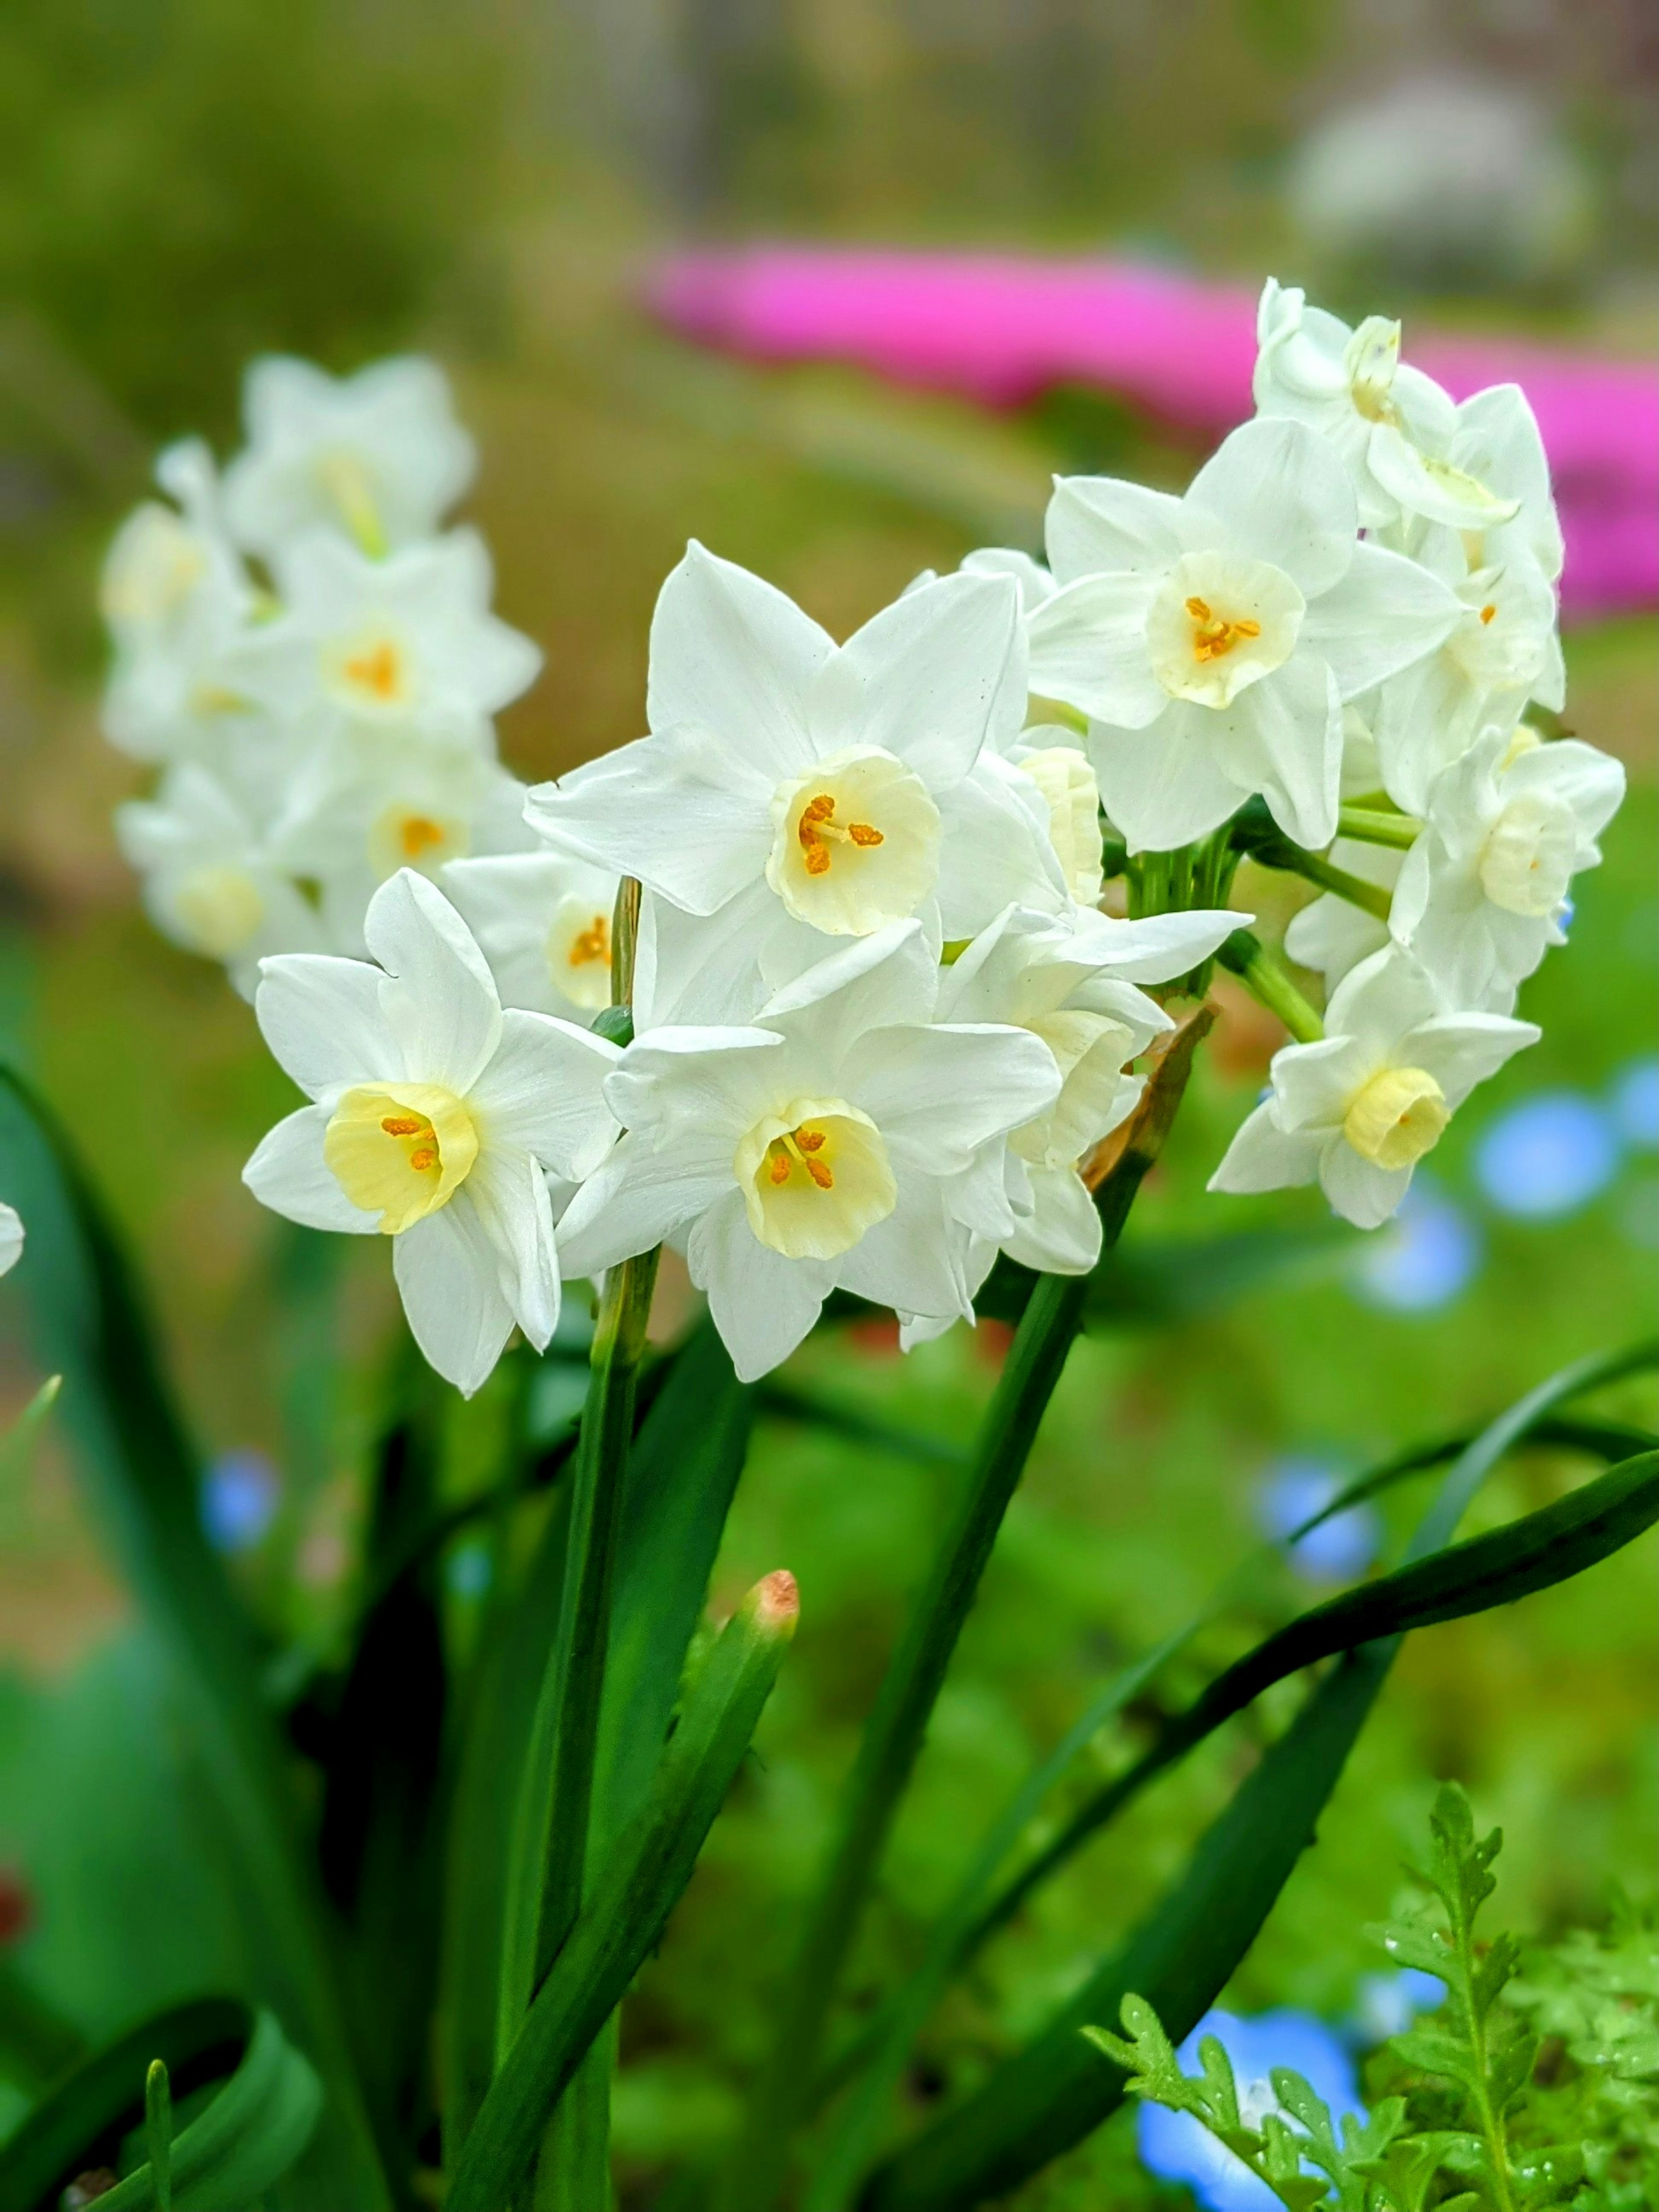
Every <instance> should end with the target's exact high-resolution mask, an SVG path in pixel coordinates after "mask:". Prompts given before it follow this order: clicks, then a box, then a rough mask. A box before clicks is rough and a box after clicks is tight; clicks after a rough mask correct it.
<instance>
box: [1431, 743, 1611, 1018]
mask: <svg viewBox="0 0 1659 2212" xmlns="http://www.w3.org/2000/svg"><path fill="white" fill-rule="evenodd" d="M1624 795H1625V771H1624V769H1622V768H1621V767H1620V763H1618V762H1617V761H1616V760H1612V759H1609V757H1607V754H1606V753H1602V752H1598V751H1597V750H1595V746H1594V745H1586V744H1578V743H1577V742H1576V741H1574V740H1572V739H1564V740H1562V741H1560V742H1559V743H1557V744H1543V743H1542V742H1541V739H1540V738H1539V737H1538V734H1537V732H1535V731H1534V730H1529V729H1528V727H1527V726H1526V725H1525V724H1524V723H1523V724H1522V725H1521V726H1520V727H1519V728H1517V729H1516V730H1514V731H1507V730H1488V731H1487V732H1486V733H1485V735H1484V736H1482V737H1480V738H1478V739H1477V740H1476V742H1475V743H1474V745H1473V746H1472V747H1471V748H1470V750H1468V752H1467V753H1465V754H1464V756H1463V757H1462V759H1461V760H1459V761H1455V762H1454V763H1452V765H1451V766H1450V767H1449V768H1448V769H1443V771H1442V772H1441V774H1440V775H1438V776H1437V778H1436V779H1435V781H1434V783H1433V784H1432V785H1431V787H1430V791H1429V803H1428V806H1427V809H1426V811H1425V821H1424V830H1423V835H1422V836H1420V837H1419V839H1418V841H1417V842H1416V843H1415V844H1414V845H1413V847H1412V848H1411V850H1410V852H1409V853H1407V854H1406V855H1405V866H1404V867H1403V868H1402V869H1401V875H1400V882H1399V887H1398V889H1397V890H1395V898H1394V911H1393V915H1392V927H1393V929H1394V933H1395V936H1396V937H1398V938H1400V939H1402V940H1403V941H1405V942H1407V943H1408V944H1409V945H1411V946H1412V948H1413V951H1415V952H1416V954H1417V956H1418V957H1419V959H1420V960H1421V961H1422V963H1423V964H1424V965H1425V968H1427V969H1428V970H1429V972H1430V974H1431V975H1432V976H1433V977H1434V979H1435V981H1436V982H1437V984H1438V985H1439V986H1440V988H1441V989H1442V991H1443V992H1444V993H1445V994H1446V995H1447V996H1448V998H1449V1000H1450V1001H1451V1003H1452V1004H1453V1005H1455V1006H1491V1007H1493V1008H1496V1009H1498V1010H1499V1011H1502V1012H1508V1010H1509V1008H1510V1006H1511V1005H1512V1004H1513V1002H1514V998H1515V991H1516V985H1517V984H1519V983H1520V982H1522V981H1523V980H1524V979H1525V978H1526V977H1527V976H1528V975H1531V974H1532V972H1533V970H1534V969H1535V968H1536V967H1537V965H1538V963H1539V962H1540V961H1541V960H1542V958H1543V957H1544V954H1545V952H1546V951H1547V949H1548V947H1549V946H1550V945H1561V944H1564V943H1565V931H1564V930H1563V928H1562V927H1561V917H1562V913H1563V909H1564V908H1565V905H1566V901H1567V894H1568V890H1569V887H1570V885H1571V881H1572V878H1573V877H1574V876H1575V875H1577V873H1578V872H1579V870H1580V869H1582V868H1593V867H1595V866H1596V864H1597V863H1598V862H1599V860H1601V853H1600V851H1599V849H1598V848H1597V846H1596V842H1595V840H1596V837H1597V835H1598V834H1599V833H1600V832H1601V830H1602V829H1605V828H1606V827H1607V823H1609V822H1610V821H1611V820H1612V819H1613V816H1614V814H1615V813H1617V811H1618V810H1619V806H1620V801H1621V800H1622V799H1623V798H1624Z"/></svg>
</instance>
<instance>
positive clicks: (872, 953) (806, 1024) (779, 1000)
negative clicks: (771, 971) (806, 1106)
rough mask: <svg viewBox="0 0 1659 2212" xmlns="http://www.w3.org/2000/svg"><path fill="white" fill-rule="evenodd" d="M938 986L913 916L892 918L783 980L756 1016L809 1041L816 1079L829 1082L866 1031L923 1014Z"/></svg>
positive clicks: (801, 1042) (930, 951)
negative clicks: (817, 1069)
mask: <svg viewBox="0 0 1659 2212" xmlns="http://www.w3.org/2000/svg"><path fill="white" fill-rule="evenodd" d="M938 989H939V969H938V965H937V962H936V958H935V949H934V948H933V946H931V945H929V944H928V942H927V938H926V937H925V935H924V934H923V933H922V931H921V928H920V927H919V926H918V925H917V924H916V923H915V922H914V921H900V922H895V923H893V924H892V925H891V927H889V928H886V929H880V930H877V931H876V932H875V933H873V934H872V936H869V937H866V938H860V939H858V940H857V941H856V942H855V943H854V944H852V945H848V947H847V949H846V950H845V951H842V952H833V953H831V954H830V955H829V958H828V959H825V960H820V961H819V962H818V963H817V965H816V966H815V967H813V968H811V969H808V970H807V972H806V973H805V975H801V976H799V977H798V978H797V979H796V980H795V981H793V983H787V984H786V985H785V986H784V987H783V988H782V989H781V991H778V992H775V994H773V996H772V997H771V999H769V1000H768V1002H767V1004H766V1005H765V1006H763V1008H762V1009H761V1012H760V1013H759V1015H758V1016H757V1022H758V1023H759V1024H761V1025H762V1026H763V1027H764V1028H767V1029H776V1030H781V1031H782V1032H783V1033H784V1034H785V1035H786V1036H788V1037H789V1038H790V1039H791V1041H792V1042H793V1044H794V1045H795V1046H796V1047H797V1048H799V1047H802V1046H805V1047H810V1049H811V1056H812V1058H813V1059H814V1060H816V1061H817V1062H818V1064H819V1065H820V1066H822V1068H823V1080H824V1081H825V1082H826V1083H830V1084H833V1083H835V1082H836V1081H838V1080H839V1073H838V1071H839V1070H840V1068H841V1066H842V1062H843V1061H844V1060H846V1059H847V1057H848V1054H849V1053H850V1052H851V1051H852V1050H853V1049H854V1047H855V1046H856V1045H857V1044H858V1042H859V1040H860V1039H861V1038H862V1037H863V1036H865V1034H866V1031H868V1030H879V1029H883V1028H884V1027H886V1026H887V1025H888V1024H891V1023H896V1022H925V1021H927V1019H928V1018H929V1016H930V1015H931V1014H932V1012H933V1002H934V999H935V997H936V995H937V993H938Z"/></svg>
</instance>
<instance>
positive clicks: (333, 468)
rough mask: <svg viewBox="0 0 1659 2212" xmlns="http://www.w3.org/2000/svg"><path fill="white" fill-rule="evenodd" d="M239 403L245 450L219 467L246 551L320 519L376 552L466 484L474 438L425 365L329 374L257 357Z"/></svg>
mask: <svg viewBox="0 0 1659 2212" xmlns="http://www.w3.org/2000/svg"><path fill="white" fill-rule="evenodd" d="M242 408H243V416H244V422H245V426H246V432H247V447H246V451H245V452H244V453H240V454H239V455H238V456H237V458H236V459H235V460H234V461H233V462H232V463H231V465H230V467H229V468H228V470H227V471H226V474H225V507H226V513H227V515H228V520H229V523H230V526H231V529H232V531H233V532H234V535H235V537H236V538H237V539H238V541H239V543H240V544H243V545H246V546H247V547H248V548H249V549H250V550H252V551H253V552H256V553H263V554H265V555H267V556H269V555H270V554H274V553H275V552H276V551H277V550H278V549H279V548H280V547H281V546H283V544H286V543H287V542H288V541H289V539H290V538H295V537H296V536H298V535H299V533H300V532H302V531H305V530H309V529H312V528H313V527H315V526H317V525H318V524H323V525H325V526H328V527H330V528H331V529H334V530H344V531H347V532H349V533H350V535H351V536H352V537H353V538H356V540H357V542H358V544H361V545H362V547H363V549H364V550H365V551H368V552H374V553H383V552H385V551H386V550H387V549H388V548H390V547H392V546H397V545H405V544H410V543H411V542H412V541H414V540H415V539H416V538H425V537H428V536H429V535H430V533H431V532H433V531H435V529H436V528H437V527H438V525H439V523H440V522H441V520H442V519H443V517H444V515H445V514H446V513H447V512H448V510H449V509H450V507H453V505H454V503H455V501H457V500H458V499H459V497H460V495H461V494H462V493H463V492H464V491H465V489H466V488H467V486H468V485H469V484H470V483H471V481H472V474H473V470H474V467H475V465H476V455H475V453H474V449H473V444H472V441H471V437H470V436H469V435H467V433H466V432H465V430H464V429H463V428H461V426H460V424H459V422H457V421H456V419H455V414H454V409H453V404H452V403H451V400H450V396H449V386H448V383H447V380H446V379H445V376H444V374H443V371H442V370H441V368H439V367H438V366H437V364H436V362H430V361H422V360H420V359H416V358H410V359H406V360H400V361H381V362H374V364H373V366H372V367H370V368H365V369H360V370H359V371H358V373H357V374H356V376H348V377H339V378H336V377H332V376H329V375H327V374H325V372H324V371H323V370H322V369H320V368H313V365H312V364H311V362H307V361H295V360H290V359H289V358H287V357H285V356H281V355H267V356H264V358H263V359H261V360H258V361H256V362H253V363H252V366H251V367H250V368H249V369H248V372H247V377H246V382H245V383H244V386H243V388H242Z"/></svg>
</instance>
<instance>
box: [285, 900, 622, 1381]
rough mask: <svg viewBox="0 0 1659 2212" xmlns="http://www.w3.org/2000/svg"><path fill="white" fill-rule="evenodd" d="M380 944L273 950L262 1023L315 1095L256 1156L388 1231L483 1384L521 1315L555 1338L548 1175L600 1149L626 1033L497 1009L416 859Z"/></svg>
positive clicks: (321, 1214) (371, 922)
mask: <svg viewBox="0 0 1659 2212" xmlns="http://www.w3.org/2000/svg"><path fill="white" fill-rule="evenodd" d="M367 935H368V944H369V949H370V951H371V952H372V954H373V956H374V960H375V961H376V962H377V963H379V964H378V965H377V966H371V965H369V964H368V963H367V962H362V961H355V960H340V959H334V958H331V957H328V956H326V955H316V954H313V955H307V954H289V955H286V956H284V957H281V958H278V959H273V960H269V961H267V962H266V963H265V967H264V975H263V978H262V980H261V982H260V985H259V991H258V999H257V1000H256V1006H257V1010H258V1017H259V1026H260V1028H261V1029H262V1030H264V1036H265V1042H266V1043H267V1044H269V1046H270V1049H271V1051H272V1052H273V1053H274V1054H276V1058H277V1060H279V1061H280V1062H281V1063H282V1065H283V1067H284V1068H285V1069H286V1071H287V1072H288V1073H289V1075H291V1076H292V1077H293V1079H294V1080H295V1082H296V1083H297V1084H298V1085H299V1086H300V1088H301V1090H302V1091H304V1092H305V1093H306V1094H307V1097H308V1098H309V1099H310V1101H311V1103H310V1104H309V1105H307V1106H302V1107H301V1109H299V1111H298V1112H297V1113H294V1114H290V1115H289V1116H288V1118H287V1120H286V1121H279V1122H278V1123H277V1125H276V1127H275V1128H274V1129H273V1130H272V1131H271V1132H270V1135H269V1136H267V1137H266V1138H265V1139H264V1142H263V1143H262V1144H261V1145H260V1146H259V1147H258V1151H257V1152H255V1153H254V1155H253V1157H252V1159H251V1160H250V1161H249V1162H248V1164H247V1166H246V1168H245V1169H244V1170H243V1176H242V1179H243V1181H244V1182H246V1184H247V1186H248V1188H249V1189H250V1190H252V1192H253V1194H254V1195H255V1196H256V1197H257V1198H258V1199H260V1200H263V1202H264V1204H265V1205H266V1206H270V1207H271V1208H273V1209H274V1211H275V1212H278V1213H281V1214H283V1215H285V1216H286V1217H287V1218H288V1219H289V1220H290V1221H298V1222H301V1223H302V1224H303V1225H305V1226H306V1227H307V1228H312V1229H339V1230H346V1231H350V1232H352V1233H353V1234H356V1235H358V1236H372V1235H374V1233H376V1232H377V1231H378V1232H379V1233H380V1234H381V1235H384V1236H387V1237H391V1238H392V1240H393V1242H392V1270H393V1273H394V1274H395V1275H396V1278H397V1283H398V1293H399V1295H400V1296H401V1297H402V1299H403V1304H404V1313H405V1314H406V1315H407V1316H408V1317H409V1325H410V1329H411V1330H412V1331H413V1332H414V1336H415V1340H416V1343H417V1344H418V1345H419V1346H420V1347H421V1350H422V1352H424V1353H425V1355H426V1357H427V1358H428V1360H429V1361H430V1362H431V1364H432V1365H433V1366H434V1367H435V1368H436V1369H437V1370H438V1372H439V1374H441V1376H444V1377H445V1378H446V1379H447V1381H449V1382H451V1383H454V1384H455V1386H456V1388H457V1389H459V1390H461V1391H462V1392H464V1393H465V1395H468V1396H471V1394H472V1392H473V1391H475V1390H476V1389H478V1387H479V1385H480V1384H481V1383H483V1381H484V1380H485V1378H486V1377H487V1376H488V1375H489V1371H490V1370H491V1369H492V1368H493V1367H494V1366H495V1362H496V1360H497V1359H498V1358H500V1357H501V1350H502V1347H503V1346H504V1345H505V1344H506V1342H507V1337H508V1336H509V1334H511V1333H512V1329H513V1323H514V1322H517V1323H518V1325H519V1327H520V1328H522V1329H523V1331H524V1333H525V1334H526V1337H527V1338H528V1339H529V1340H530V1341H531V1342H532V1344H533V1345H535V1346H537V1348H538V1350H539V1349H540V1348H541V1347H542V1346H544V1345H545V1344H546V1342H547V1340H548V1338H549V1337H550V1335H551V1334H552V1332H553V1329H554V1327H555V1325H556V1322H557V1320H558V1315H559V1262H558V1255H557V1252H556V1247H555V1243H554V1234H553V1212H552V1206H551V1201H550V1196H549V1192H548V1186H547V1176H548V1175H549V1174H550V1173H551V1174H554V1175H556V1176H560V1177H562V1178H564V1179H567V1180H569V1181H575V1180H577V1179H579V1178H580V1176H584V1175H586V1174H588V1173H589V1172H591V1170H592V1169H593V1168H595V1167H596V1166H597V1165H598V1164H599V1161H600V1160H601V1159H602V1158H604V1156H605V1152H606V1151H607V1149H608V1148H609V1146H611V1142H612V1139H614V1137H615V1134H616V1125H615V1123H614V1122H613V1121H612V1120H611V1116H610V1115H609V1114H608V1113H607V1111H606V1110H605V1104H604V1102H603V1098H602V1097H601V1086H602V1085H603V1083H604V1080H605V1076H606V1075H607V1074H608V1073H609V1072H610V1071H611V1069H612V1068H613V1067H614V1066H615V1065H616V1063H617V1048H616V1047H615V1046H614V1045H611V1044H607V1043H606V1042H605V1041H604V1040H603V1039H602V1038H599V1037H595V1036H590V1035H589V1034H588V1032H587V1031H586V1030H582V1029H578V1028H576V1027H575V1026H574V1024H570V1023H568V1022H561V1021H556V1020H555V1019H553V1018H551V1017H550V1016H549V1015H546V1014H538V1013H532V1012H527V1011H526V1010H524V1009H522V1008H509V1009H508V1010H507V1012H505V1013H503V1012H502V1011H501V1000H500V999H499V998H498V997H497V996H496V993H495V984H494V983H493V981H491V980H490V974H489V968H488V966H487V965H486V964H485V962H484V958H483V954H482V953H481V952H480V951H478V948H477V945H475V944H474V943H473V941H472V938H471V934H470V933H469V932H468V930H467V928H466V926H465V923H464V922H463V921H462V920H461V918H460V916H459V915H458V914H457V913H456V912H455V909H454V908H453V907H452V906H451V905H450V903H449V902H448V901H447V899H446V898H445V897H444V896H443V895H442V894H441V892H440V891H439V890H437V889H436V888H435V886H434V885H433V884H429V883H427V882H426V881H425V880H424V879H423V878H421V877H419V876H416V875H414V874H412V873H410V872H404V873H403V874H401V875H398V876H397V877H394V878H393V879H392V882H390V883H389V884H386V885H385V887H384V888H383V889H382V890H380V893H379V894H378V895H377V896H376V897H375V900H374V904H373V906H372V907H371V908H370V909H369V915H368V931H367Z"/></svg>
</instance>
